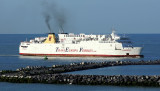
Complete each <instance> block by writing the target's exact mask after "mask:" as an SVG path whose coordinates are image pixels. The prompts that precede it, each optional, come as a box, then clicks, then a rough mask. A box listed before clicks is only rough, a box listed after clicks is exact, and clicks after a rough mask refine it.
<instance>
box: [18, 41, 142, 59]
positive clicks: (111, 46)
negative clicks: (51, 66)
mask: <svg viewBox="0 0 160 91" xmlns="http://www.w3.org/2000/svg"><path fill="white" fill-rule="evenodd" d="M141 50H142V47H122V44H121V43H99V42H98V41H83V42H80V43H78V44H63V43H56V44H45V43H42V44H40V43H38V44H37V43H21V45H20V48H19V54H20V55H27V56H69V57H71V56H72V57H75V56H95V57H142V55H141V54H140V53H141Z"/></svg>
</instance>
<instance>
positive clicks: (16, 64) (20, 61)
mask: <svg viewBox="0 0 160 91" xmlns="http://www.w3.org/2000/svg"><path fill="white" fill-rule="evenodd" d="M40 36H47V35H43V34H0V70H16V69H17V68H21V67H26V66H28V65H29V66H39V65H41V66H52V65H54V64H70V63H73V62H77V63H79V62H104V61H117V60H122V61H123V60H124V61H126V60H130V61H139V60H156V59H160V34H128V35H126V36H129V37H130V39H131V40H132V41H133V44H134V45H135V46H143V47H144V49H143V51H142V54H143V55H144V58H101V57H98V58H95V57H93V58H92V57H49V60H44V59H43V57H30V56H20V55H19V54H18V47H19V44H20V42H21V41H25V40H29V39H32V38H34V37H40ZM70 74H91V75H94V74H95V75H160V65H136V66H135V65H130V66H116V67H106V68H99V69H91V70H84V71H76V72H70ZM8 90H12V91H22V90H23V91H28V90H29V91H36V90H38V91H44V90H45V91H48V90H57V91H64V90H65V91H70V90H76V91H110V90H111V91H129V90H130V91H135V90H138V91H160V88H159V87H141V86H129V87H128V86H103V85H97V86H87V85H58V84H38V83H34V84H24V83H20V84H19V83H7V82H0V91H8Z"/></svg>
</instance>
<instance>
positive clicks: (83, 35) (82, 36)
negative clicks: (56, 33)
mask: <svg viewBox="0 0 160 91" xmlns="http://www.w3.org/2000/svg"><path fill="white" fill-rule="evenodd" d="M64 37H85V35H64Z"/></svg>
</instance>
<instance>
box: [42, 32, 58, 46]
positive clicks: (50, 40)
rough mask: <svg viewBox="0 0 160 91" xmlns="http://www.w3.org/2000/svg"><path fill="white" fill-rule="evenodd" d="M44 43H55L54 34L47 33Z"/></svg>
mask: <svg viewBox="0 0 160 91" xmlns="http://www.w3.org/2000/svg"><path fill="white" fill-rule="evenodd" d="M44 43H53V44H54V43H56V38H55V33H49V34H48V37H47V39H46V41H45V42H44Z"/></svg>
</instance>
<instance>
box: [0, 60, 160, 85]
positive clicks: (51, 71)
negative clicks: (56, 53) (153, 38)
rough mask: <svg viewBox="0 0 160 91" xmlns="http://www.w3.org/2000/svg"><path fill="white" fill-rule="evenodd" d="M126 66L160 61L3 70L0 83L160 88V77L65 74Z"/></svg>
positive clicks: (0, 74) (93, 63)
mask: <svg viewBox="0 0 160 91" xmlns="http://www.w3.org/2000/svg"><path fill="white" fill-rule="evenodd" d="M125 65H160V60H154V61H143V60H141V61H110V62H82V63H71V64H66V65H53V66H52V67H45V66H27V67H26V68H20V69H17V70H16V71H12V70H3V71H1V72H0V81H3V82H17V83H50V84H51V83H53V84H83V85H131V86H133V85H136V86H137V85H138V86H160V76H156V75H155V76H136V75H134V76H127V75H112V76H109V75H73V74H63V73H65V72H72V71H79V70H87V69H96V68H101V67H111V66H125Z"/></svg>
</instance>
